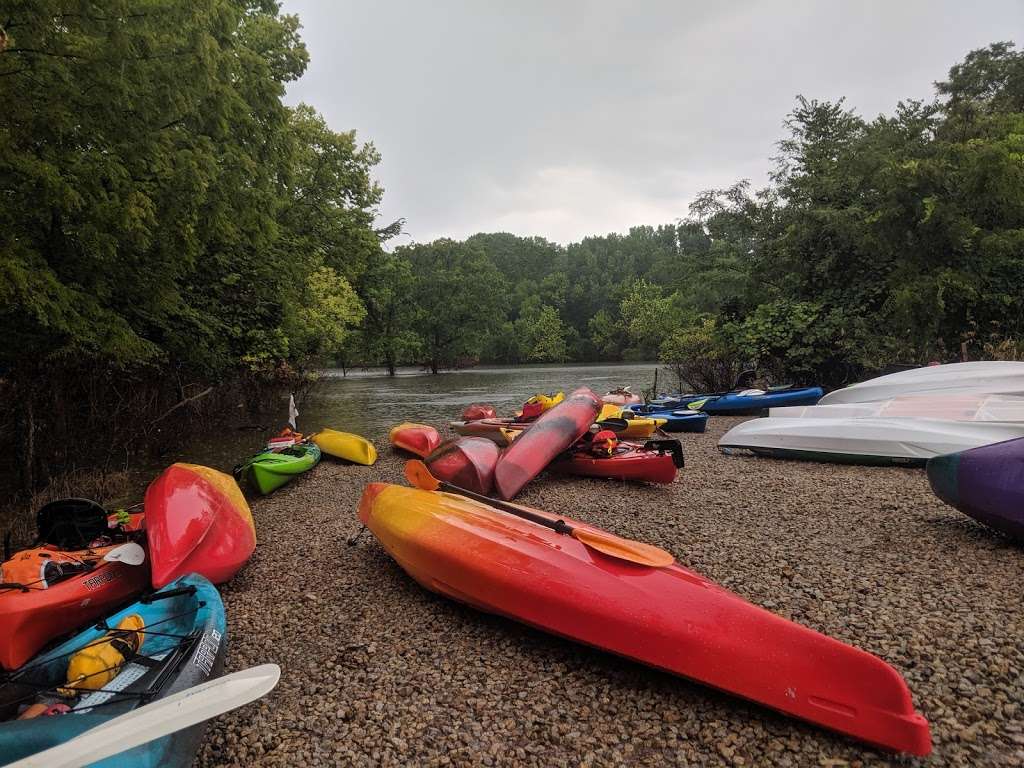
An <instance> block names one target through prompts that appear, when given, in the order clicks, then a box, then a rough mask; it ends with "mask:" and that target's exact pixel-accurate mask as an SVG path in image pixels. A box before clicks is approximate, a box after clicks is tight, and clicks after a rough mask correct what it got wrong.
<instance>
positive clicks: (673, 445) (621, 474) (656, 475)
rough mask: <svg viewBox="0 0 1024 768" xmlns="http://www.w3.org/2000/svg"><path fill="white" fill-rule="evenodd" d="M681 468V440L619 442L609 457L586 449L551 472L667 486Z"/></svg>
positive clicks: (560, 462)
mask: <svg viewBox="0 0 1024 768" xmlns="http://www.w3.org/2000/svg"><path fill="white" fill-rule="evenodd" d="M682 466H683V447H682V444H680V442H679V441H678V440H649V441H647V442H646V443H643V444H640V443H628V442H620V443H619V444H618V445H617V446H616V447H615V448H614V449H613V452H612V454H611V455H610V456H596V455H594V454H593V453H592V452H591V451H590V450H589V449H588V448H586V447H583V448H581V449H579V450H575V451H573V452H572V453H571V454H570V455H569V456H567V457H565V458H562V459H559V460H557V461H554V462H552V463H551V466H549V467H548V469H550V470H551V471H553V472H561V473H563V474H569V475H584V476H586V477H605V478H609V479H611V480H641V481H646V482H648V483H665V484H668V483H671V482H672V481H673V480H675V479H676V471H677V470H678V469H680V468H681V467H682ZM435 474H436V473H435Z"/></svg>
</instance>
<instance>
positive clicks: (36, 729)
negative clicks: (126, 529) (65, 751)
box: [0, 574, 227, 768]
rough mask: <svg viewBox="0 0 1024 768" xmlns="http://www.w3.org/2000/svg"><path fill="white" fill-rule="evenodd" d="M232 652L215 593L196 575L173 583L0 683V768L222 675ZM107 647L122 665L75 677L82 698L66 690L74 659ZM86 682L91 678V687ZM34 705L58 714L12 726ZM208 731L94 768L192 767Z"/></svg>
mask: <svg viewBox="0 0 1024 768" xmlns="http://www.w3.org/2000/svg"><path fill="white" fill-rule="evenodd" d="M118 625H121V628H120V629H117V630H115V628H116V627H118ZM125 627H132V628H129V629H125ZM112 630H114V632H113V634H111V631H112ZM226 644H227V624H226V620H225V615H224V604H223V603H222V602H221V599H220V595H219V594H218V593H217V589H216V588H215V587H214V586H213V585H212V584H211V583H210V582H209V581H207V580H206V579H204V578H203V577H202V576H198V575H196V574H189V575H188V576H183V577H181V578H180V579H178V580H176V581H173V582H171V583H170V584H168V585H167V586H166V587H164V588H163V589H161V590H160V591H158V592H155V593H152V594H150V595H149V596H147V597H143V598H142V599H140V600H139V601H138V602H136V603H133V604H131V605H129V606H128V607H127V608H124V609H123V610H121V611H118V612H117V613H115V614H112V615H111V616H108V617H107V619H106V620H105V622H100V624H99V625H93V626H90V627H89V628H88V629H85V630H83V631H81V632H80V633H78V634H77V635H74V636H73V637H71V639H69V640H66V641H64V642H63V643H61V644H60V645H58V646H56V647H55V648H53V649H51V650H50V651H47V652H44V653H42V654H40V655H39V656H37V657H36V658H35V659H33V660H32V661H30V662H29V663H28V664H26V665H25V666H23V667H21V669H19V670H17V671H15V672H13V673H11V674H10V675H8V676H7V678H6V680H5V681H4V682H3V684H2V685H0V765H6V764H7V763H9V762H13V761H15V760H19V759H21V758H24V757H28V756H29V755H33V754H35V753H36V752H39V751H41V750H44V749H49V748H50V747H55V746H57V745H59V744H63V743H64V742H66V741H68V740H70V739H72V738H74V737H75V736H78V735H80V734H82V733H84V732H85V731H88V730H90V729H91V728H95V727H97V726H99V725H103V724H104V723H106V722H107V721H108V720H111V719H113V718H115V717H117V716H118V715H123V714H125V713H126V712H130V711H131V710H134V709H136V708H138V707H140V706H142V705H143V704H145V703H147V702H149V701H153V700H156V699H162V698H164V697H166V696H170V695H171V694H174V693H178V692H179V691H183V690H185V689H187V688H192V687H193V686H196V685H199V684H201V683H204V682H206V681H207V680H209V679H211V678H214V677H217V676H219V675H220V674H221V672H222V670H223V668H224V655H225V650H226ZM104 645H106V646H109V648H107V649H106V650H110V649H112V648H116V650H117V653H118V654H119V655H118V656H117V657H116V658H118V659H120V661H119V662H117V664H116V666H111V665H109V664H108V665H107V666H103V665H102V664H101V665H99V666H95V665H94V666H92V667H85V669H88V670H89V671H88V673H87V674H84V675H80V676H79V678H80V687H79V689H78V690H77V691H69V690H68V689H67V688H66V687H63V686H67V685H68V677H69V675H68V672H69V668H72V667H74V665H75V663H76V661H77V659H79V658H81V655H77V656H76V654H78V652H79V651H81V650H82V649H83V648H85V647H86V646H88V647H89V649H90V652H91V653H92V654H97V653H98V652H99V650H100V649H102V648H103V646H104ZM105 658H106V657H104V659H105ZM104 663H105V662H104ZM76 669H77V668H76ZM89 677H93V678H94V680H93V682H92V683H88V684H86V683H85V682H84V680H86V679H87V678H89ZM108 678H109V679H108ZM87 685H89V686H91V687H92V688H97V689H98V690H88V689H87ZM32 706H35V707H40V708H41V707H49V708H50V709H51V710H53V711H57V712H58V713H57V714H49V715H46V714H43V715H39V716H38V717H34V718H32V719H26V720H14V719H11V718H14V717H17V716H18V714H19V713H20V712H21V711H23V710H24V708H25V707H32ZM60 712H63V714H61V713H60ZM204 728H205V725H196V726H192V727H191V728H186V729H184V730H181V731H178V732H176V733H172V734H170V735H169V736H164V737H163V738H160V739H156V740H154V741H150V742H148V743H146V744H142V745H140V746H138V747H135V748H134V749H130V750H128V751H127V752H122V753H121V754H118V755H115V756H113V757H111V758H108V759H107V760H101V761H100V762H97V763H93V764H92V765H93V768H95V767H96V766H103V767H104V768H115V766H119V767H120V768H157V767H158V766H162V767H164V768H166V767H168V766H172V767H173V768H187V766H190V765H192V761H193V759H194V758H195V755H196V751H197V750H198V748H199V743H200V740H201V739H202V735H203V730H204Z"/></svg>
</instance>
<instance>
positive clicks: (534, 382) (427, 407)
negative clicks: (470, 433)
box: [152, 363, 671, 471]
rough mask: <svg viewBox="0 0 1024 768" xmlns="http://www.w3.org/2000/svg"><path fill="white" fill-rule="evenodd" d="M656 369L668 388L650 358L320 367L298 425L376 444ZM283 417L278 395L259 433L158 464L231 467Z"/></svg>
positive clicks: (636, 381)
mask: <svg viewBox="0 0 1024 768" xmlns="http://www.w3.org/2000/svg"><path fill="white" fill-rule="evenodd" d="M656 370H657V371H658V387H659V389H662V390H665V389H671V387H670V386H668V384H669V377H668V374H667V372H666V371H665V370H664V369H659V366H658V365H657V364H656V363H627V364H616V365H604V364H585V365H536V366H515V367H494V368H483V367H481V368H469V369H466V370H461V371H451V372H446V373H440V374H437V375H432V374H430V373H423V372H422V371H420V370H419V369H412V368H410V369H402V370H400V371H399V372H398V375H397V376H394V377H389V376H386V375H383V373H382V372H379V371H368V372H361V371H349V372H348V375H347V376H343V375H342V372H341V371H340V370H327V371H324V372H323V374H322V376H321V379H320V381H319V382H318V383H317V384H316V386H314V387H313V389H312V390H311V391H310V392H309V394H308V395H307V396H306V397H304V398H303V399H302V400H301V401H300V402H299V403H298V408H299V418H298V425H299V429H300V430H301V431H303V432H306V433H309V432H314V431H316V430H317V429H320V428H323V427H331V428H332V429H340V430H343V431H345V432H355V433H357V434H361V435H364V436H366V437H369V438H372V439H375V440H376V442H377V447H378V448H382V447H384V439H386V435H387V431H388V430H389V429H390V428H391V427H393V426H394V425H395V424H399V423H401V422H403V421H419V422H424V423H427V424H433V425H434V426H437V427H443V426H445V425H447V423H448V422H449V421H454V420H457V419H459V418H461V414H462V409H463V408H465V407H466V406H467V405H469V404H470V403H475V402H485V403H491V404H492V405H494V407H495V408H496V409H497V411H498V414H499V415H512V413H513V412H514V411H515V410H516V409H517V408H519V407H520V406H521V405H522V404H523V402H525V401H526V400H527V399H529V398H530V397H531V396H533V395H535V394H537V393H538V392H551V393H554V392H558V391H560V390H561V391H564V392H565V393H566V394H568V393H569V392H570V391H571V390H573V389H575V388H576V387H580V386H587V387H590V388H591V389H593V390H594V391H595V392H596V393H597V394H599V395H601V394H603V393H605V392H607V391H609V390H611V389H615V388H617V387H621V386H629V387H632V389H633V391H634V392H637V393H640V392H641V391H642V390H645V389H646V390H649V389H651V388H652V386H653V385H654V374H655V371H656ZM287 418H288V405H287V401H286V400H284V401H282V402H281V405H280V420H279V422H275V423H271V424H267V425H262V426H263V427H264V429H263V430H262V431H261V430H258V429H252V428H249V429H236V430H227V431H223V432H219V433H217V434H211V435H207V436H204V437H201V438H198V439H196V440H194V441H191V442H190V443H189V444H188V445H187V446H184V447H183V448H182V449H181V450H178V451H175V452H173V453H172V454H168V455H165V456H162V457H160V459H159V464H160V466H166V465H167V464H169V463H171V462H172V461H190V462H195V463H198V464H206V465H208V466H213V467H217V468H219V469H223V470H230V469H231V467H232V466H233V465H234V464H235V463H236V462H238V461H240V460H241V459H243V458H245V457H246V456H248V455H250V454H252V453H253V452H254V451H255V450H257V449H259V447H260V446H261V445H262V444H263V442H264V441H265V439H266V438H267V437H269V436H270V435H271V434H272V433H273V432H276V431H277V430H279V429H280V428H281V427H283V426H284V425H285V423H286V421H287ZM159 468H160V467H159V466H153V467H152V469H155V470H157V471H159Z"/></svg>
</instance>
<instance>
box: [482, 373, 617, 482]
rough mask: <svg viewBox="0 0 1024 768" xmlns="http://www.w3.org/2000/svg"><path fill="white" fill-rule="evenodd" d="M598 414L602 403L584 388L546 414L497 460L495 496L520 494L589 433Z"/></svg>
mask: <svg viewBox="0 0 1024 768" xmlns="http://www.w3.org/2000/svg"><path fill="white" fill-rule="evenodd" d="M600 410H601V401H600V400H598V398H597V396H596V395H595V394H594V393H593V392H591V391H590V390H589V389H587V388H586V387H583V388H581V389H577V390H576V391H575V392H573V393H572V394H571V395H570V396H569V397H567V398H566V399H565V400H563V401H562V402H560V403H559V404H558V405H556V406H555V407H554V408H552V409H551V410H549V411H545V412H544V413H543V414H542V415H541V417H540V418H539V419H537V421H535V422H534V423H533V424H532V425H531V426H530V428H529V430H527V431H526V432H524V433H523V434H521V435H520V436H519V437H517V438H516V439H515V441H514V442H513V443H512V445H510V446H509V447H508V448H506V449H505V451H504V452H503V453H502V454H501V457H500V458H499V459H498V464H497V466H496V467H495V469H494V487H495V488H496V489H497V491H498V495H499V496H501V498H503V499H511V498H512V497H513V496H515V495H516V494H517V493H519V491H520V490H522V487H523V486H524V485H526V484H527V483H528V482H530V480H532V479H533V478H535V477H536V476H537V475H539V474H540V473H541V472H542V471H543V470H544V467H546V466H547V465H548V464H549V463H550V462H551V461H552V460H553V459H554V458H555V457H556V456H558V454H560V453H561V452H562V451H564V450H566V449H567V448H569V446H571V445H572V444H573V443H575V442H576V441H577V440H579V439H580V438H581V437H582V436H583V435H584V433H586V432H587V430H589V429H590V425H591V424H593V423H594V420H595V419H596V418H597V414H598V413H599V412H600Z"/></svg>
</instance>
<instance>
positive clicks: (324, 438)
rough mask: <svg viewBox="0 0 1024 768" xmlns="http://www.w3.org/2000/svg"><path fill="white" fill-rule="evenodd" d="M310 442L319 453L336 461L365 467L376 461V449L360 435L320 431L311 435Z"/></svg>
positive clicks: (334, 430)
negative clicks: (340, 460)
mask: <svg viewBox="0 0 1024 768" xmlns="http://www.w3.org/2000/svg"><path fill="white" fill-rule="evenodd" d="M312 440H313V443H314V444H315V445H316V446H317V447H318V448H319V449H320V450H321V451H323V452H324V453H326V454H327V455H328V456H333V457H334V458H336V459H342V460H344V461H351V462H352V463H354V464H362V465H364V466H367V467H368V466H370V465H371V464H373V463H374V462H375V461H377V449H376V448H375V447H374V445H373V443H371V442H370V441H369V440H367V439H366V438H365V437H362V436H361V435H356V434H353V433H351V432H339V431H338V430H336V429H321V430H320V431H319V432H317V433H316V434H315V435H313V437H312Z"/></svg>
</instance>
